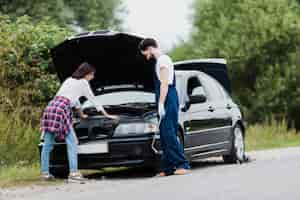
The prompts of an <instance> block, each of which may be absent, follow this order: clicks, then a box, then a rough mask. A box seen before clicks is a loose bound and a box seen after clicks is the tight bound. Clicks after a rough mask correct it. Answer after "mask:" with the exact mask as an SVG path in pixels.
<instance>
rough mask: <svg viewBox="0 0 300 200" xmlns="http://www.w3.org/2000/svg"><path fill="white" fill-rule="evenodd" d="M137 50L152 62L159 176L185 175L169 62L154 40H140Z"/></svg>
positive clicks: (174, 89)
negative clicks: (157, 125) (158, 136)
mask: <svg viewBox="0 0 300 200" xmlns="http://www.w3.org/2000/svg"><path fill="white" fill-rule="evenodd" d="M139 49H140V51H141V52H142V54H143V55H144V56H145V57H146V59H147V60H150V59H151V58H154V59H155V60H156V66H155V72H156V73H155V74H156V80H155V94H156V103H157V104H158V114H159V117H160V120H161V123H160V127H159V129H160V142H161V149H162V151H163V154H162V157H161V172H160V173H159V176H168V175H172V174H175V175H184V174H187V173H188V172H189V169H190V166H189V163H188V161H187V160H186V158H185V156H184V152H183V147H182V145H181V144H180V140H179V138H178V136H177V133H178V110H179V101H178V95H177V91H176V87H175V86H176V79H175V74H174V66H173V63H172V60H171V58H170V57H169V56H168V55H165V54H162V53H161V50H160V49H159V46H158V44H157V42H156V41H155V40H154V39H151V38H147V39H144V40H143V41H142V42H141V43H140V44H139Z"/></svg>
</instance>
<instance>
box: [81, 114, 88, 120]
mask: <svg viewBox="0 0 300 200" xmlns="http://www.w3.org/2000/svg"><path fill="white" fill-rule="evenodd" d="M80 118H81V119H86V118H88V115H87V114H84V113H81V114H80Z"/></svg>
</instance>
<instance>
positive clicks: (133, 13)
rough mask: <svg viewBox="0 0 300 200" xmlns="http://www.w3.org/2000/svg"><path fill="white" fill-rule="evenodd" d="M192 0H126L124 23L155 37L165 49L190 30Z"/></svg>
mask: <svg viewBox="0 0 300 200" xmlns="http://www.w3.org/2000/svg"><path fill="white" fill-rule="evenodd" d="M192 2H193V0H125V1H124V4H125V7H126V9H127V11H128V14H127V15H126V16H125V19H124V27H125V29H126V30H128V31H129V32H133V33H135V34H138V35H142V36H145V37H154V38H155V39H157V40H158V41H159V43H160V46H161V48H162V49H163V50H164V51H168V50H170V49H171V48H172V46H174V45H175V44H177V43H178V42H179V41H181V40H186V39H187V38H188V36H189V33H190V30H191V20H190V19H191V15H192V9H191V4H192Z"/></svg>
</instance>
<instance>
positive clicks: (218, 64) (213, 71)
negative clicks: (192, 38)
mask: <svg viewBox="0 0 300 200" xmlns="http://www.w3.org/2000/svg"><path fill="white" fill-rule="evenodd" d="M174 67H175V70H195V71H201V72H204V73H206V74H208V75H210V76H212V77H213V78H215V79H216V80H217V81H219V83H220V84H221V85H222V86H223V87H224V88H225V89H226V91H227V92H228V93H229V94H231V92H232V90H231V82H230V78H229V74H228V69H227V64H226V61H225V60H224V59H199V60H189V61H180V62H176V63H175V64H174Z"/></svg>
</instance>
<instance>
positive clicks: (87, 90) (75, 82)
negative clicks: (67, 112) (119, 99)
mask: <svg viewBox="0 0 300 200" xmlns="http://www.w3.org/2000/svg"><path fill="white" fill-rule="evenodd" d="M56 96H63V97H66V98H68V99H69V100H70V101H71V106H72V107H73V106H75V107H77V108H78V107H80V103H79V98H80V97H82V96H84V97H86V98H87V99H88V100H89V101H90V102H91V103H92V104H93V105H94V106H95V107H96V109H97V111H103V106H102V105H101V104H100V103H99V102H98V101H96V100H95V95H94V93H93V91H92V90H91V87H90V84H89V82H88V81H87V80H86V79H74V78H72V77H70V78H67V79H66V80H65V81H64V82H63V84H62V85H61V87H60V88H59V90H58V92H57V93H56Z"/></svg>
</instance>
